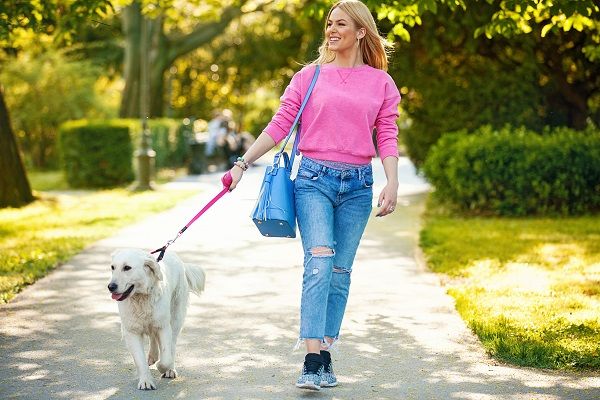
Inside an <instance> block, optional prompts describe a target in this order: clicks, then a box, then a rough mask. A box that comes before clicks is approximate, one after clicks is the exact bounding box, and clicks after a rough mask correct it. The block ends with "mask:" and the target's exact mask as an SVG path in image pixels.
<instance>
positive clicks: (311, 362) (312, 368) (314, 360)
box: [304, 353, 323, 373]
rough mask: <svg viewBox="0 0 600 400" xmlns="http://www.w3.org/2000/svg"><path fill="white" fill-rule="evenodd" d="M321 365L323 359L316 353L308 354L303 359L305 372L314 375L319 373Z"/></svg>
mask: <svg viewBox="0 0 600 400" xmlns="http://www.w3.org/2000/svg"><path fill="white" fill-rule="evenodd" d="M322 365H323V358H322V357H321V355H320V354H316V353H308V354H307V355H306V356H305V357H304V366H305V367H306V372H309V373H316V372H318V371H319V368H321V366H322Z"/></svg>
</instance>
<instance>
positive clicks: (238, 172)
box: [229, 165, 244, 192]
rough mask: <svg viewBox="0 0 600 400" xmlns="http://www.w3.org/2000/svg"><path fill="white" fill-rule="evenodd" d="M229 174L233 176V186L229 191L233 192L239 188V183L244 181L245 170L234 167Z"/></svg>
mask: <svg viewBox="0 0 600 400" xmlns="http://www.w3.org/2000/svg"><path fill="white" fill-rule="evenodd" d="M229 173H230V174H231V178H232V181H231V185H230V186H229V191H230V192H231V191H232V190H233V189H235V187H236V186H237V184H238V183H239V181H241V180H242V176H243V175H244V170H243V169H241V168H240V167H238V166H237V165H234V166H233V167H231V169H230V170H229Z"/></svg>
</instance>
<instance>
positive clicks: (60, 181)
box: [27, 171, 69, 191]
mask: <svg viewBox="0 0 600 400" xmlns="http://www.w3.org/2000/svg"><path fill="white" fill-rule="evenodd" d="M27 177H28V178H29V184H30V185H31V188H32V189H33V190H36V191H48V190H68V189H69V184H68V183H67V181H66V179H65V175H64V173H63V172H62V171H27Z"/></svg>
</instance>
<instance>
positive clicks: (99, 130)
mask: <svg viewBox="0 0 600 400" xmlns="http://www.w3.org/2000/svg"><path fill="white" fill-rule="evenodd" d="M129 131H130V128H129V125H128V124H127V123H126V122H123V121H96V122H89V121H87V120H79V121H71V122H67V123H65V124H63V125H62V126H61V127H60V129H59V149H60V153H61V161H62V164H63V168H64V171H65V175H66V178H67V182H68V183H69V185H70V186H72V187H76V188H85V187H93V188H102V187H113V186H117V185H121V184H124V183H128V182H131V181H132V180H133V168H132V162H131V158H132V152H133V148H132V144H131V138H130V134H129Z"/></svg>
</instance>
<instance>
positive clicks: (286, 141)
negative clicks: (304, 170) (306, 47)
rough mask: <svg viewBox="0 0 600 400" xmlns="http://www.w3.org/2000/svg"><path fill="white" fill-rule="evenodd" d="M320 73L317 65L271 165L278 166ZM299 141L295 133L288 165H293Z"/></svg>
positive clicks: (319, 67)
mask: <svg viewBox="0 0 600 400" xmlns="http://www.w3.org/2000/svg"><path fill="white" fill-rule="evenodd" d="M320 72H321V66H320V65H319V64H317V67H316V68H315V74H314V75H313V77H312V81H311V82H310V86H309V87H308V90H307V91H306V96H304V100H303V101H302V104H301V105H300V109H299V110H298V115H296V119H294V123H293V124H292V127H291V128H290V131H289V132H288V134H287V136H286V138H285V142H283V146H281V150H279V151H278V152H277V153H276V154H275V159H274V160H273V165H279V157H281V154H282V153H283V152H284V150H285V146H286V145H287V143H288V141H289V140H290V137H291V136H292V133H293V132H294V129H295V128H296V126H297V125H298V123H299V121H300V116H301V115H302V111H304V107H305V106H306V103H307V102H308V99H309V98H310V95H311V94H312V91H313V88H314V87H315V84H316V83H317V78H318V77H319V73H320ZM299 140H300V135H299V134H298V133H297V134H296V139H295V140H294V147H293V148H292V158H291V159H290V164H293V163H294V157H295V156H296V152H297V151H298V142H299Z"/></svg>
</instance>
